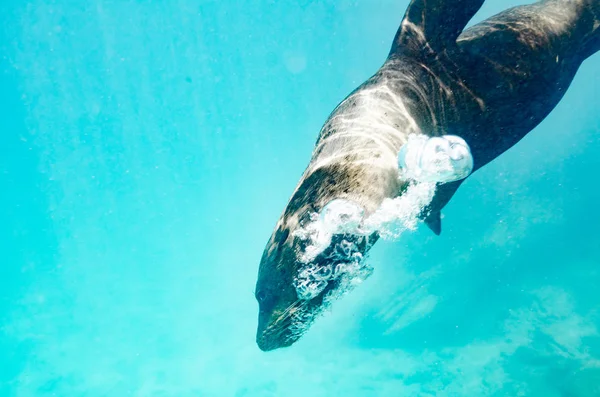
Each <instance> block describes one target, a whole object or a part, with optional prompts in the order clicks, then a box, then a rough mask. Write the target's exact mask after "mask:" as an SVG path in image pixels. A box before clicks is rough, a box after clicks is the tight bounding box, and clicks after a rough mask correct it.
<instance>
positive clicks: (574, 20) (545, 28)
mask: <svg viewBox="0 0 600 397" xmlns="http://www.w3.org/2000/svg"><path fill="white" fill-rule="evenodd" d="M483 3H484V0H412V1H411V3H410V5H409V7H408V9H407V11H406V14H405V16H404V18H403V20H402V23H401V25H400V28H399V29H398V32H397V34H396V36H395V38H394V41H393V44H392V48H391V51H390V53H389V55H388V57H387V59H386V61H385V63H384V64H383V66H382V67H381V68H380V69H379V70H378V71H377V72H376V73H375V75H373V76H372V77H371V78H369V79H368V80H367V81H366V82H364V83H363V84H362V85H361V86H360V87H358V88H357V89H356V90H355V91H353V92H352V93H351V94H350V95H349V96H348V97H346V98H345V99H344V100H343V101H342V102H341V103H340V104H339V105H338V106H337V107H336V109H335V110H334V111H333V112H332V113H331V115H330V116H329V118H328V119H327V121H326V122H325V124H324V126H323V128H322V129H321V131H320V134H319V137H318V140H317V142H316V146H315V148H314V152H313V155H312V158H311V161H310V163H309V164H308V167H307V168H306V170H305V172H304V174H303V175H302V177H301V179H300V181H299V183H298V185H297V187H296V190H295V191H294V193H293V195H292V197H291V199H290V201H289V203H288V205H287V207H286V208H285V211H284V212H283V214H282V216H281V218H280V219H279V221H278V222H277V225H276V227H275V230H274V232H273V234H272V236H271V238H270V240H269V241H268V243H267V246H266V248H265V250H264V253H263V256H262V259H261V262H260V268H259V272H258V281H257V284H256V290H255V296H256V299H257V301H258V303H259V319H258V330H257V335H256V342H257V344H258V347H259V348H260V349H261V350H263V351H269V350H273V349H277V348H281V347H286V346H290V345H291V344H293V343H294V342H295V341H297V340H298V339H299V338H300V336H301V335H302V334H303V333H304V332H305V331H306V329H308V327H309V325H310V323H311V322H312V320H313V319H314V317H315V315H316V314H317V313H319V311H320V310H321V309H322V307H323V305H324V303H327V302H328V300H329V298H330V297H331V296H332V294H334V293H335V291H336V290H337V289H338V288H340V284H341V281H340V280H341V279H340V278H337V277H336V276H334V275H333V272H334V270H333V269H335V271H337V269H338V268H340V266H343V265H344V264H345V263H347V262H348V258H350V257H353V258H359V259H360V258H362V257H363V256H364V255H365V254H366V253H367V251H368V250H369V249H370V248H371V247H372V246H373V243H374V242H375V241H376V240H377V238H378V234H377V232H375V233H373V234H372V235H370V236H358V237H357V236H352V235H347V234H346V235H345V234H343V233H341V234H336V235H335V236H333V237H332V238H331V239H330V240H328V241H329V247H326V248H324V249H322V250H321V251H319V252H317V254H316V255H315V256H314V257H313V258H310V262H311V265H313V267H314V268H316V269H318V271H319V272H322V273H324V275H319V276H317V275H316V274H311V277H313V279H314V280H316V281H315V282H316V283H318V286H319V288H317V289H316V293H313V294H308V295H305V294H304V293H303V291H302V290H301V289H299V285H298V280H299V278H301V276H302V275H301V273H302V272H303V271H305V264H306V261H305V260H301V259H300V258H301V257H302V255H303V252H304V250H306V248H307V243H306V241H305V240H304V239H303V238H302V236H301V235H299V234H298V233H297V232H298V230H301V229H302V228H303V227H304V226H303V225H305V224H306V222H307V221H308V220H309V218H310V216H311V215H310V214H313V213H319V212H321V211H322V210H323V209H324V207H325V206H326V205H327V204H328V203H330V202H332V201H334V200H340V199H341V200H346V201H347V202H350V203H354V205H355V206H356V207H357V208H360V209H361V210H362V211H364V212H365V213H366V214H372V213H374V212H375V211H376V210H377V208H378V207H379V206H380V205H381V204H382V202H383V201H384V200H385V199H389V198H394V197H397V196H398V195H402V194H404V193H403V192H404V191H405V189H406V181H403V180H402V179H401V178H398V162H397V161H398V160H397V159H398V154H399V151H400V149H401V148H402V146H403V145H404V144H405V143H406V142H407V139H408V136H409V135H410V134H419V135H426V136H430V137H434V136H441V135H446V134H452V135H455V136H458V137H461V138H462V139H464V140H465V141H466V142H467V143H468V145H469V147H470V149H471V153H472V156H473V161H474V164H473V171H476V170H477V169H479V168H481V167H483V166H484V165H486V164H487V163H489V162H490V161H492V160H493V159H495V158H496V157H498V156H499V155H500V154H502V153H503V152H505V151H506V150H508V149H509V148H510V147H512V146H513V145H515V144H516V143H517V142H518V141H519V140H521V139H522V138H523V137H524V136H525V135H526V134H527V133H528V132H529V131H531V130H532V129H533V128H535V127H536V126H537V125H538V124H539V123H540V122H541V121H542V120H543V119H544V118H545V117H546V116H547V115H548V114H549V113H550V112H551V111H552V109H554V107H555V106H556V105H557V104H558V103H559V101H560V100H561V98H562V97H563V95H564V93H565V91H566V90H567V88H568V87H569V85H570V83H571V81H572V80H573V78H574V76H575V73H576V72H577V70H578V68H579V66H580V65H581V63H582V62H583V61H584V60H585V59H586V58H588V57H589V56H591V55H592V54H594V53H595V52H597V51H598V50H600V0H545V1H540V2H538V3H535V4H531V5H525V6H519V7H515V8H511V9H508V10H506V11H504V12H502V13H500V14H498V15H495V16H493V17H491V18H489V19H487V20H485V21H483V22H481V23H479V24H477V25H475V26H472V27H470V28H469V29H466V30H465V26H466V25H467V23H468V22H469V21H470V19H471V18H472V17H473V16H474V15H475V13H476V12H477V11H478V10H479V9H480V7H481V6H482V5H483ZM463 180H464V179H463ZM463 180H458V181H455V182H451V183H445V184H441V185H439V186H438V187H437V190H436V192H435V196H434V197H433V200H432V201H431V202H430V204H429V205H428V207H427V208H426V209H424V211H423V212H422V216H423V220H424V221H425V223H426V224H427V225H428V226H429V227H430V228H431V229H432V230H433V232H435V233H436V234H439V233H440V231H441V222H440V210H441V209H442V208H443V207H444V206H445V205H446V204H447V203H448V201H449V200H450V199H451V198H452V196H453V195H454V193H455V192H456V190H457V189H458V187H459V186H460V184H461V183H462V181H463ZM344 244H345V245H344ZM340 247H342V251H344V252H345V253H344V254H343V255H338V254H336V253H337V252H338V251H339V250H340ZM344 247H346V248H348V249H347V250H346V248H344ZM354 263H355V264H357V263H360V261H359V260H357V261H356V262H354ZM303 269H304V270H303ZM341 269H342V274H343V269H344V268H343V267H342V268H341ZM355 270H357V271H359V272H360V271H363V272H368V269H367V268H365V267H359V268H357V269H355ZM304 276H306V274H305V275H304ZM321 276H322V277H321ZM346 281H347V280H346Z"/></svg>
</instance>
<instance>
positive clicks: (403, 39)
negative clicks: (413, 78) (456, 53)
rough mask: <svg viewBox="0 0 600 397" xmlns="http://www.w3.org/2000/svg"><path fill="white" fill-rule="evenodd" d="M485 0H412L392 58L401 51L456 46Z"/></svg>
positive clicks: (392, 52) (398, 34) (397, 36)
mask: <svg viewBox="0 0 600 397" xmlns="http://www.w3.org/2000/svg"><path fill="white" fill-rule="evenodd" d="M484 2H485V0H412V1H411V2H410V5H409V6H408V9H407V10H406V14H405V15H404V19H403V20H402V24H401V25H400V28H399V29H398V32H397V33H396V37H394V43H393V45H392V49H391V51H390V56H392V55H395V54H397V53H398V52H403V51H409V52H415V51H416V52H421V51H423V48H424V47H429V48H430V49H433V50H439V49H443V48H446V47H448V46H454V45H456V39H457V38H458V36H459V35H460V34H461V32H462V31H463V29H464V28H465V26H467V24H468V23H469V21H470V20H471V18H473V16H474V15H475V14H476V13H477V11H479V9H480V8H481V6H482V5H483V3H484Z"/></svg>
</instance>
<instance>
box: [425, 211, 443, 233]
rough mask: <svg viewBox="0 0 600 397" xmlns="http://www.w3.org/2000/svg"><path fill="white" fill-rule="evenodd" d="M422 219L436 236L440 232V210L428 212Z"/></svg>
mask: <svg viewBox="0 0 600 397" xmlns="http://www.w3.org/2000/svg"><path fill="white" fill-rule="evenodd" d="M423 221H424V222H425V224H426V225H427V227H428V228H429V229H431V231H432V232H433V233H435V235H436V236H439V235H440V234H441V233H442V214H441V213H440V211H435V212H430V213H429V215H428V216H427V218H425V219H424V220H423Z"/></svg>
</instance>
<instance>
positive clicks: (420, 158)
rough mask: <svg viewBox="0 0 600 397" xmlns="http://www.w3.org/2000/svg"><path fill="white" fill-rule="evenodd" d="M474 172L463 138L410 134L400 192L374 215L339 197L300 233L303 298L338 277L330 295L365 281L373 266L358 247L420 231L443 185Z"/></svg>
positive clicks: (403, 155)
mask: <svg viewBox="0 0 600 397" xmlns="http://www.w3.org/2000/svg"><path fill="white" fill-rule="evenodd" d="M472 170H473V157H472V156H471V152H470V149H469V146H468V145H467V143H466V142H465V141H464V140H463V139H461V138H460V137H457V136H450V135H446V136H442V137H434V138H429V137H427V136H424V135H411V136H409V138H408V141H407V143H406V144H405V145H404V146H403V147H402V149H401V150H400V153H399V156H398V173H399V178H401V179H402V180H404V181H408V187H407V189H406V190H405V191H404V192H403V193H402V194H401V195H400V196H398V197H396V198H393V199H390V198H389V199H385V200H384V201H383V202H382V203H381V205H380V207H379V208H378V209H377V210H376V211H375V212H374V213H372V214H370V215H369V216H368V217H365V210H364V208H362V207H361V206H360V205H358V204H357V203H354V202H352V201H350V200H345V199H335V200H333V201H331V202H330V203H328V204H327V205H326V206H325V207H324V208H323V209H322V210H321V212H320V213H318V214H313V215H312V216H311V219H310V222H308V224H307V225H305V226H304V227H303V228H301V229H300V230H298V231H297V232H296V233H295V234H296V235H297V236H298V237H300V238H301V239H303V240H306V241H307V246H306V248H305V249H304V250H303V252H302V253H300V254H299V255H300V256H299V260H300V261H301V262H302V263H304V264H305V266H304V267H302V268H301V269H300V271H299V274H298V275H297V277H296V280H295V287H296V292H297V294H298V298H299V299H303V300H310V299H313V298H314V297H316V296H318V295H319V294H320V293H321V292H323V291H324V290H325V288H326V287H327V285H328V284H329V283H330V282H334V281H335V282H337V285H336V289H335V291H331V292H330V293H329V294H328V295H332V296H333V294H334V293H335V294H336V296H339V295H343V294H345V293H347V292H348V291H349V290H351V289H352V288H354V287H355V286H356V285H357V284H359V283H360V282H362V281H363V280H365V279H366V278H367V277H369V275H370V274H371V272H372V268H370V267H369V266H368V265H367V264H366V263H365V261H364V258H363V255H362V254H361V252H360V251H359V249H358V247H359V246H360V245H362V244H365V243H366V244H368V239H369V236H371V235H373V233H377V234H378V235H379V236H380V237H382V238H385V239H396V238H398V237H399V236H400V235H401V234H402V233H403V232H404V231H406V230H415V229H416V227H417V226H418V223H419V216H420V215H421V214H422V211H423V209H424V208H426V207H427V206H428V205H429V204H430V203H431V201H432V200H433V197H434V194H435V189H436V186H437V184H438V183H448V182H452V181H456V180H460V179H463V178H466V177H467V176H468V175H469V174H470V173H471V172H472ZM334 236H344V237H345V238H343V239H341V240H339V239H338V240H336V242H335V244H334V246H333V247H331V245H332V242H333V241H334ZM326 250H328V251H327V252H329V253H328V255H327V256H326V257H324V258H322V260H320V261H319V263H316V262H315V259H316V258H317V257H318V256H319V255H321V254H323V253H324V252H326Z"/></svg>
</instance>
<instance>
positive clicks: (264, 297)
mask: <svg viewBox="0 0 600 397" xmlns="http://www.w3.org/2000/svg"><path fill="white" fill-rule="evenodd" d="M256 300H257V301H258V303H264V302H265V301H266V300H267V294H266V292H264V291H258V292H257V293H256Z"/></svg>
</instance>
